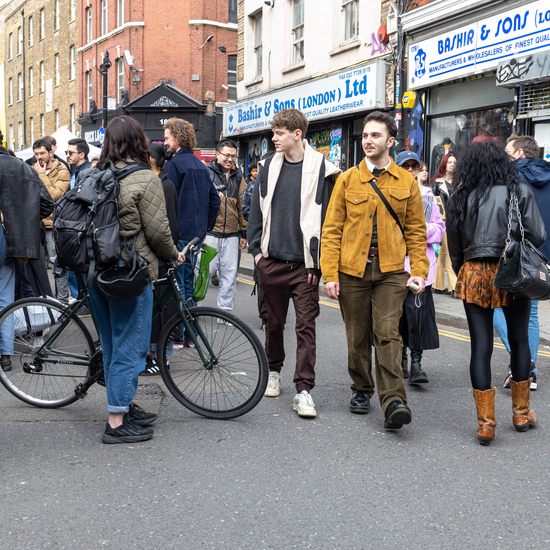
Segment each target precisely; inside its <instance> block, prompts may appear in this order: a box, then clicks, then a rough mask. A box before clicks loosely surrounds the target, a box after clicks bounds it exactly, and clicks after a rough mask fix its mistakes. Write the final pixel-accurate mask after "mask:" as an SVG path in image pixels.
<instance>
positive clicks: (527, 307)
mask: <svg viewBox="0 0 550 550" xmlns="http://www.w3.org/2000/svg"><path fill="white" fill-rule="evenodd" d="M464 310H465V311H466V318H467V319H468V328H469V330H470V339H471V353H472V355H471V358H470V378H471V380H472V387H473V388H474V389H475V390H480V391H485V390H488V389H489V388H491V356H492V354H493V339H494V336H493V310H492V309H491V308H484V307H480V306H478V305H476V304H468V303H466V302H464ZM502 311H503V312H504V316H505V317H506V325H507V327H508V339H509V341H510V350H511V354H510V366H511V369H512V378H513V379H514V381H515V382H522V381H524V380H527V379H528V378H529V374H530V368H531V352H530V351H529V315H530V314H531V300H523V299H520V298H516V299H515V300H514V301H513V302H512V305H511V306H509V307H503V308H502Z"/></svg>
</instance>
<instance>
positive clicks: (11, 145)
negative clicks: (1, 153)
mask: <svg viewBox="0 0 550 550" xmlns="http://www.w3.org/2000/svg"><path fill="white" fill-rule="evenodd" d="M8 138H9V140H10V144H9V148H10V149H15V139H13V124H10V129H9V132H8Z"/></svg>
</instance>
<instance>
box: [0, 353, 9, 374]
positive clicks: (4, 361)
mask: <svg viewBox="0 0 550 550" xmlns="http://www.w3.org/2000/svg"><path fill="white" fill-rule="evenodd" d="M0 367H2V370H3V371H4V372H8V371H10V370H11V357H10V356H9V355H2V356H1V357H0Z"/></svg>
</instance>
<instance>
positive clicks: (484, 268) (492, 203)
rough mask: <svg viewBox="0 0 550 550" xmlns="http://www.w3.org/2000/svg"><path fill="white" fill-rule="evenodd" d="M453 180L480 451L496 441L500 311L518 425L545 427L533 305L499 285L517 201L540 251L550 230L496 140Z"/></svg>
mask: <svg viewBox="0 0 550 550" xmlns="http://www.w3.org/2000/svg"><path fill="white" fill-rule="evenodd" d="M454 177H455V181H457V182H459V184H458V186H457V187H456V190H455V192H454V193H453V195H452V196H451V198H450V200H449V203H448V205H447V206H448V220H447V235H448V242H449V253H450V256H451V261H452V264H453V269H454V270H455V271H456V272H457V273H458V277H457V285H456V289H455V293H456V295H457V297H458V298H460V299H461V300H462V301H463V303H464V310H465V312H466V319H467V321H468V329H469V331H470V340H471V343H470V348H471V358H470V378H471V382H472V388H473V395H474V399H475V404H476V410H477V420H478V424H479V427H478V430H477V439H478V440H479V443H480V444H481V445H489V444H490V443H491V441H492V440H493V439H495V437H496V419H495V394H496V388H495V387H492V383H491V356H492V353H493V310H494V309H495V308H502V310H503V312H504V316H505V318H506V325H507V327H508V339H509V342H510V348H511V352H512V353H511V368H512V375H513V380H512V381H511V382H510V386H511V389H512V411H513V425H514V427H515V428H516V430H518V431H526V430H528V429H529V428H532V427H535V426H536V425H537V422H538V421H537V416H536V414H535V413H534V412H533V411H532V410H531V409H530V399H529V392H530V380H529V373H530V364H531V353H530V351H529V315H530V313H531V300H526V299H523V298H519V297H517V296H515V295H514V294H511V293H509V292H506V291H504V290H500V289H498V288H496V287H495V286H494V279H495V275H496V273H497V271H498V263H499V257H500V255H501V254H502V250H503V249H504V245H505V241H506V237H507V234H508V224H509V219H508V215H509V214H508V213H509V205H510V201H511V200H512V199H513V197H517V200H518V201H519V210H520V212H521V220H522V223H523V227H524V231H525V237H526V238H527V239H529V240H530V241H531V242H532V243H533V244H534V245H535V246H537V247H540V246H542V245H543V244H544V242H545V241H546V231H545V228H544V221H543V219H542V217H541V215H540V212H539V209H538V208H537V204H536V202H535V199H534V197H533V192H532V191H531V189H530V188H529V187H528V186H527V185H525V184H522V183H520V182H519V176H518V172H517V170H516V169H515V167H514V166H513V165H512V163H511V162H510V160H509V158H508V155H507V154H506V152H505V151H504V149H503V147H502V146H501V145H500V144H498V143H496V142H495V141H493V140H488V141H484V142H480V143H475V144H473V145H472V146H471V147H470V148H468V149H467V150H466V151H465V152H464V153H463V156H462V157H461V158H460V161H459V162H458V164H457V168H456V171H455V176H454ZM511 235H512V238H514V239H515V240H521V235H520V234H519V224H518V220H517V216H513V217H512V221H511Z"/></svg>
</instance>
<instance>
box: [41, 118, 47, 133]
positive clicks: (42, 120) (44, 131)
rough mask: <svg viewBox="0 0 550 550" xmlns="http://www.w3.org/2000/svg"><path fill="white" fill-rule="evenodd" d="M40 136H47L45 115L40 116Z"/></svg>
mask: <svg viewBox="0 0 550 550" xmlns="http://www.w3.org/2000/svg"><path fill="white" fill-rule="evenodd" d="M40 135H41V136H45V135H46V123H45V121H44V115H43V114H42V115H40Z"/></svg>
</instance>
